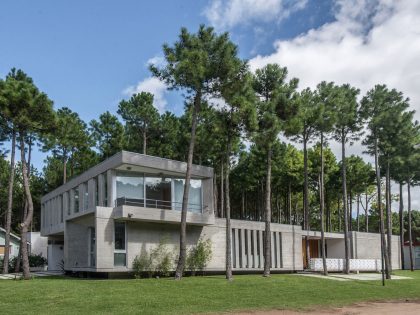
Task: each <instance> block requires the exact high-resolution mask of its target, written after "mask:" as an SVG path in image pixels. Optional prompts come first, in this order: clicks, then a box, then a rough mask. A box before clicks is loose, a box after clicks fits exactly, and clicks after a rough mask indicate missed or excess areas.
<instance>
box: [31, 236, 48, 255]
mask: <svg viewBox="0 0 420 315" xmlns="http://www.w3.org/2000/svg"><path fill="white" fill-rule="evenodd" d="M27 240H28V242H29V244H30V245H29V246H30V250H31V254H33V255H41V256H42V257H45V258H47V256H48V253H47V251H48V250H47V247H48V237H45V236H41V232H28V234H27Z"/></svg>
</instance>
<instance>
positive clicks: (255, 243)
mask: <svg viewBox="0 0 420 315" xmlns="http://www.w3.org/2000/svg"><path fill="white" fill-rule="evenodd" d="M257 234H258V231H256V230H252V235H253V238H254V240H253V243H254V244H253V245H254V252H253V253H252V255H253V256H254V268H258V256H257V255H258V253H257Z"/></svg>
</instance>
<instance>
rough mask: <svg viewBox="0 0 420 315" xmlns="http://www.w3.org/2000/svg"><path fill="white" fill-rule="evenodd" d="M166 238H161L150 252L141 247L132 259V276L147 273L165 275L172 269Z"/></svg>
mask: <svg viewBox="0 0 420 315" xmlns="http://www.w3.org/2000/svg"><path fill="white" fill-rule="evenodd" d="M167 243H168V242H167V238H166V237H165V238H162V239H161V240H160V242H159V245H158V246H157V247H156V248H154V249H152V250H151V252H150V254H149V253H148V252H147V250H146V249H145V248H144V247H143V248H142V251H141V253H140V255H138V256H136V257H135V258H134V261H133V269H134V276H135V277H136V278H141V276H142V275H147V276H148V277H149V278H150V277H152V276H153V275H156V276H162V277H167V276H169V274H170V272H171V270H172V269H173V254H172V252H171V251H170V250H169V248H168V244H167Z"/></svg>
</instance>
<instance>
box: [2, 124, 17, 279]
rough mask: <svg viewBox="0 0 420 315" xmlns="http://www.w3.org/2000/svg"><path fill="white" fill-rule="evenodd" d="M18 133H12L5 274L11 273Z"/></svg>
mask: <svg viewBox="0 0 420 315" xmlns="http://www.w3.org/2000/svg"><path fill="white" fill-rule="evenodd" d="M15 152H16V132H15V131H13V133H12V151H11V156H10V175H9V187H8V193H7V211H6V235H5V239H4V257H3V273H9V258H10V231H11V226H12V206H13V186H14V182H15V155H16V153H15Z"/></svg>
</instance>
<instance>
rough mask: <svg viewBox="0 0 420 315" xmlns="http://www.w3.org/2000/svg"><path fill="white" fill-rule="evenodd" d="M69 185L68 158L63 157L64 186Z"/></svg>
mask: <svg viewBox="0 0 420 315" xmlns="http://www.w3.org/2000/svg"><path fill="white" fill-rule="evenodd" d="M65 183H67V157H66V156H64V157H63V185H64V184H65Z"/></svg>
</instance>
